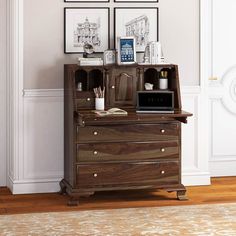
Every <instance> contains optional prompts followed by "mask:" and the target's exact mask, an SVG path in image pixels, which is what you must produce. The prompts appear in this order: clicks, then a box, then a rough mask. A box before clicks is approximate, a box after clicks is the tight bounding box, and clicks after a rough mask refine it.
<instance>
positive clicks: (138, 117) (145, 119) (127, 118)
mask: <svg viewBox="0 0 236 236" xmlns="http://www.w3.org/2000/svg"><path fill="white" fill-rule="evenodd" d="M126 111H127V112H128V114H127V115H106V116H100V115H98V114H96V113H95V112H94V111H92V110H84V111H79V112H78V113H76V114H75V119H76V120H77V122H78V123H79V125H81V126H85V125H109V124H110V125H113V124H134V123H137V124H138V123H147V124H148V123H160V122H167V121H168V122H169V121H180V122H183V123H187V117H188V116H192V114H191V113H189V112H185V111H174V113H168V114H166V113H163V114H162V113H158V114H145V113H144V114H138V113H136V110H134V109H132V110H129V109H127V110H126Z"/></svg>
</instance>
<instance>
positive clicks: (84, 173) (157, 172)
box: [76, 161, 179, 189]
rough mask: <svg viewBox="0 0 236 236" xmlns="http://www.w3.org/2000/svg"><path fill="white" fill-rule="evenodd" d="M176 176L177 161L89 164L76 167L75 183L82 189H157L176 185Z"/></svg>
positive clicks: (177, 181) (177, 169) (177, 180)
mask: <svg viewBox="0 0 236 236" xmlns="http://www.w3.org/2000/svg"><path fill="white" fill-rule="evenodd" d="M178 175H179V162H178V161H168V162H167V161H166V162H148V163H147V162H136V163H112V164H110V163H109V164H90V165H77V181H76V182H77V185H78V186H79V187H84V188H90V187H91V186H97V187H99V186H100V187H102V186H103V187H104V189H105V188H106V186H107V188H111V186H112V187H115V186H118V187H120V189H122V188H123V187H125V186H127V187H128V186H129V185H132V184H136V185H139V186H142V185H143V186H145V185H153V186H156V187H157V186H161V185H172V184H178V183H179V178H178ZM124 185H125V186H124ZM133 188H134V189H135V187H133Z"/></svg>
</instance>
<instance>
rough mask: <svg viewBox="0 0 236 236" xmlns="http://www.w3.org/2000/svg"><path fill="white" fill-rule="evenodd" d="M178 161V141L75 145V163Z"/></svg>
mask: <svg viewBox="0 0 236 236" xmlns="http://www.w3.org/2000/svg"><path fill="white" fill-rule="evenodd" d="M167 158H168V159H178V158H179V145H178V141H168V142H167V141H160V142H150V143H137V142H136V143H135V142H130V143H124V142H122V143H99V144H98V143H94V144H77V162H91V161H92V162H94V161H95V162H99V161H130V160H154V159H159V160H161V159H167Z"/></svg>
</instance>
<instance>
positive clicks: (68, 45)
mask: <svg viewBox="0 0 236 236" xmlns="http://www.w3.org/2000/svg"><path fill="white" fill-rule="evenodd" d="M86 25H87V26H86ZM90 25H93V31H94V28H96V25H98V30H97V31H95V32H94V34H93V35H90V30H87V31H88V33H87V35H86V27H90ZM79 27H80V28H79ZM85 43H90V44H92V45H93V48H94V53H103V52H104V51H105V50H107V49H108V48H110V8H109V7H65V8H64V53H65V54H76V53H83V52H84V49H83V45H84V44H85Z"/></svg>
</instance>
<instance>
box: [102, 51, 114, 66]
mask: <svg viewBox="0 0 236 236" xmlns="http://www.w3.org/2000/svg"><path fill="white" fill-rule="evenodd" d="M103 61H104V65H111V64H115V63H116V52H115V50H106V51H104V53H103Z"/></svg>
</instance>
